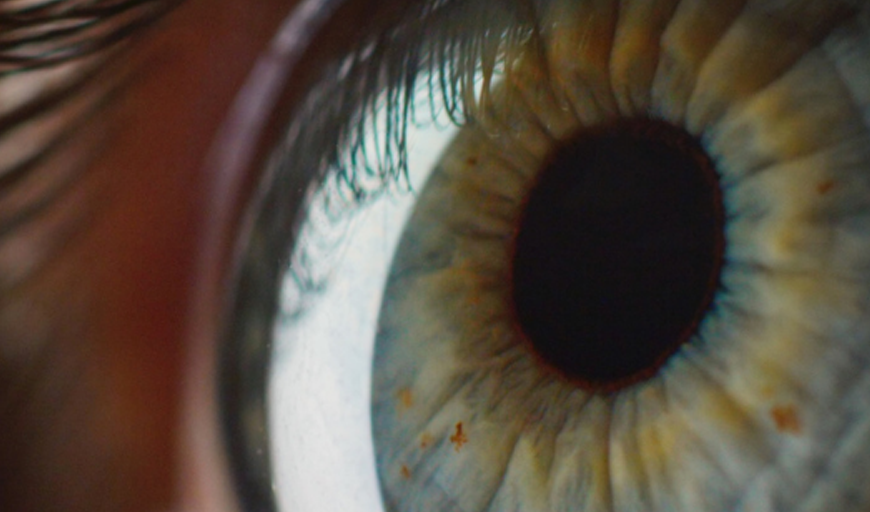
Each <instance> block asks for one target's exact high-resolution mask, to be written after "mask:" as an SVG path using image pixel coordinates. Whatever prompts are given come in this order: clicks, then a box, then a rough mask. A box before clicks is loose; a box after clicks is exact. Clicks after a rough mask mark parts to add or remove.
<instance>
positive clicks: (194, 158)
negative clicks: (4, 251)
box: [0, 0, 294, 512]
mask: <svg viewBox="0 0 870 512" xmlns="http://www.w3.org/2000/svg"><path fill="white" fill-rule="evenodd" d="M293 4H294V1H293V0H258V1H257V2H256V5H255V6H254V4H250V3H248V2H238V1H236V0H189V1H187V2H186V3H184V4H183V5H182V6H181V7H179V8H178V9H176V10H175V11H173V12H171V13H170V14H169V15H168V16H167V17H165V18H164V19H163V20H162V21H161V23H160V25H159V26H157V27H156V28H154V29H152V30H149V31H147V32H146V33H144V34H143V35H142V36H141V37H140V38H138V39H136V40H135V43H134V45H133V48H132V53H131V59H132V60H131V61H132V62H135V63H136V64H135V67H136V70H138V71H141V73H138V74H136V78H135V80H134V81H133V83H132V84H131V86H130V87H129V88H128V89H126V90H125V91H124V92H123V94H122V95H121V96H120V97H119V100H118V101H117V102H116V103H113V104H112V105H111V107H110V108H108V109H106V110H104V111H102V112H100V114H99V115H98V116H97V117H96V118H95V119H94V120H92V121H90V123H92V125H93V126H95V127H99V126H111V133H112V138H111V139H110V141H109V142H108V143H105V144H104V145H103V148H102V150H101V152H100V154H99V156H98V158H97V159H96V160H94V161H93V162H92V163H91V165H90V168H89V171H88V176H89V177H90V178H89V179H96V180H98V181H99V183H100V185H101V188H100V189H99V190H100V192H99V195H98V196H95V197H98V198H99V199H97V201H98V202H99V206H100V207H99V209H98V213H97V214H95V215H93V216H92V217H89V218H88V220H87V222H86V224H85V225H84V227H85V229H84V230H82V231H81V232H79V234H78V235H77V236H76V237H75V238H74V239H73V240H72V241H71V242H70V243H68V244H65V245H64V246H63V247H62V248H61V249H60V250H58V251H56V252H54V253H53V254H52V257H51V260H50V262H49V263H48V264H47V265H46V267H45V268H44V269H43V270H42V271H40V272H39V273H38V274H36V275H35V276H33V277H31V278H30V279H29V280H28V281H27V282H26V283H25V285H24V286H25V287H26V291H27V293H28V294H29V296H32V297H36V298H37V300H40V301H42V302H43V303H44V304H46V309H47V310H49V311H52V313H53V314H52V326H53V327H54V329H55V331H54V334H53V335H52V336H51V337H49V338H48V341H47V343H46V344H45V345H44V346H42V347H40V351H41V353H42V354H48V357H49V358H50V359H51V363H50V364H47V365H46V366H45V367H43V368H40V369H39V370H38V371H36V372H34V373H33V374H28V375H27V376H26V377H23V378H22V380H23V381H24V382H25V383H26V384H27V385H30V386H32V388H33V389H35V391H32V392H30V393H28V394H26V395H25V398H24V400H25V401H26V405H25V406H22V407H19V408H16V409H14V410H12V412H11V413H10V414H11V416H10V417H5V416H6V414H7V413H6V411H2V412H0V414H3V416H4V418H3V420H2V422H3V423H4V424H6V425H7V427H6V428H5V430H6V433H4V435H3V437H2V441H0V482H3V484H2V485H0V509H2V510H21V511H29V510H34V511H35V510H40V511H51V510H67V511H79V510H81V511H85V510H88V511H103V510H105V511H114V510H126V511H131V512H138V511H142V512H146V511H157V510H161V511H165V510H178V511H187V510H196V511H215V512H223V511H231V510H236V505H235V502H234V499H233V496H232V495H231V491H230V489H231V486H230V485H229V483H228V473H227V465H226V460H225V458H224V457H223V456H222V451H221V444H220V443H221V442H220V439H219V432H218V424H217V419H216V417H217V416H216V414H217V413H216V409H215V400H214V398H213V397H214V392H215V390H214V378H213V372H214V366H213V361H214V357H213V355H214V347H215V340H216V338H217V336H218V332H219V331H220V329H221V326H220V323H219V320H220V319H221V314H220V313H221V311H222V307H223V301H222V297H223V296H224V294H225V293H226V286H227V285H226V281H227V279H226V276H227V275H228V274H229V269H230V267H231V254H232V253H231V249H232V246H233V243H234V241H235V239H236V232H237V230H238V219H239V214H240V211H241V210H242V209H243V205H244V204H246V201H247V200H248V198H249V193H250V188H251V184H252V182H253V180H254V179H255V177H256V171H255V166H254V165H249V166H240V167H237V168H233V169H231V170H230V171H229V172H224V173H223V174H222V175H220V176H218V175H216V173H215V168H216V165H215V163H214V158H213V157H211V156H209V155H210V154H211V151H212V148H213V145H214V140H215V137H216V135H217V133H218V130H219V127H220V126H221V125H222V123H224V120H225V119H226V117H227V113H228V111H229V109H230V106H231V104H232V102H233V100H234V98H235V97H236V95H237V92H238V90H239V88H240V86H241V85H242V84H243V83H244V81H245V80H246V76H247V75H248V74H249V72H250V70H251V68H252V66H253V63H254V62H255V59H256V57H257V56H258V54H260V53H261V52H262V51H263V50H264V48H265V46H266V45H267V43H268V42H269V40H270V39H271V37H272V35H273V34H274V32H275V30H276V28H277V26H278V24H279V23H280V22H281V20H283V19H284V18H285V17H286V16H287V14H288V13H289V12H290V10H291V9H292V7H293ZM203 34H208V37H203ZM117 121H121V122H117ZM104 123H108V124H104ZM83 131H87V127H83ZM217 199H220V202H221V204H223V205H225V208H223V210H222V212H223V214H222V215H215V203H216V201H217ZM74 292H76V293H74ZM82 304H86V306H81V305H82ZM78 306H81V307H78ZM0 307H2V306H0ZM58 390H62V391H63V393H62V395H61V398H60V399H59V400H57V401H52V396H53V395H52V393H53V392H55V391H58ZM0 391H3V393H4V394H5V393H7V392H9V390H5V389H0Z"/></svg>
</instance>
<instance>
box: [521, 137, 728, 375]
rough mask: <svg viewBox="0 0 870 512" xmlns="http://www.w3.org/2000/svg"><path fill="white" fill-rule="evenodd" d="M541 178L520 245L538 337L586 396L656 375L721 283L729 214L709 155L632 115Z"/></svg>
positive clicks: (528, 328)
mask: <svg viewBox="0 0 870 512" xmlns="http://www.w3.org/2000/svg"><path fill="white" fill-rule="evenodd" d="M539 176H540V177H539V178H538V182H537V184H536V185H535V187H534V188H533V189H532V191H531V193H530V195H529V197H528V198H527V205H526V208H525V210H524V212H523V219H522V221H521V223H520V227H519V231H518V233H517V236H516V240H515V242H514V243H515V246H514V260H513V276H512V277H513V280H512V283H513V301H514V308H515V312H516V316H517V321H518V322H519V326H520V328H521V330H522V332H523V333H524V335H525V337H526V339H527V341H528V342H529V343H530V344H531V346H532V347H533V349H534V351H535V352H536V353H537V354H538V356H540V358H541V359H543V360H544V362H545V363H547V364H548V365H549V366H551V367H552V368H554V369H555V370H557V371H559V372H560V373H562V374H563V375H564V376H566V377H568V378H570V379H571V380H573V381H575V382H576V383H577V384H578V385H580V386H582V387H585V388H587V389H592V390H600V391H614V390H617V389H620V388H622V387H625V386H627V385H630V384H633V383H636V382H639V381H641V380H644V379H646V378H649V377H651V376H653V375H654V374H655V372H656V371H657V370H658V368H659V367H660V366H661V365H662V364H664V363H665V361H666V360H667V358H668V357H669V356H670V355H671V354H673V353H674V352H675V351H676V350H677V349H678V348H679V347H680V345H681V344H682V343H684V342H686V341H687V340H688V339H689V338H690V337H691V336H692V335H693V334H694V333H695V332H696V330H697V327H698V324H699V322H700V321H701V319H702V318H703V316H704V315H705V313H706V311H707V309H708V308H709V307H710V304H711V302H712V299H713V296H714V294H715V292H716V290H717V288H718V285H719V274H720V271H721V267H722V258H723V251H724V245H725V241H724V234H723V225H724V213H723V207H722V201H721V193H720V189H719V182H718V176H717V174H716V171H715V168H714V167H713V165H712V163H711V161H710V159H709V158H708V157H707V155H706V153H705V152H704V150H703V149H702V148H701V146H700V144H699V143H698V141H697V140H696V139H694V138H693V137H692V136H691V135H689V134H688V133H686V132H685V131H684V130H681V129H679V128H676V127H674V126H672V125H670V124H667V123H664V122H660V121H654V120H632V121H623V122H620V123H617V124H615V125H611V126H607V127H604V128H596V129H591V130H585V131H583V132H581V133H578V134H576V135H575V136H574V137H572V138H571V139H570V140H569V141H567V142H566V143H564V144H562V145H561V146H560V147H559V148H557V149H556V150H555V151H554V153H553V154H552V156H551V157H550V159H549V160H548V162H547V164H546V166H545V168H544V170H543V171H542V172H541V173H540V175H539Z"/></svg>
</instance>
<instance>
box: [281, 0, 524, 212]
mask: <svg viewBox="0 0 870 512" xmlns="http://www.w3.org/2000/svg"><path fill="white" fill-rule="evenodd" d="M402 19H403V20H406V21H405V22H404V23H401V24H399V25H397V26H395V27H394V28H391V29H388V30H387V31H385V32H382V33H378V34H376V35H374V36H372V37H370V38H368V39H366V40H364V41H363V42H362V44H360V45H359V46H358V47H357V48H358V49H357V50H355V51H354V52H352V53H351V54H350V55H348V56H346V57H345V58H344V59H342V60H341V61H339V62H337V63H335V64H334V65H332V66H331V67H330V68H329V69H328V70H327V71H326V73H325V78H324V79H323V80H322V81H321V83H320V84H318V86H317V87H314V88H313V91H314V92H313V93H312V94H311V95H310V96H309V97H308V98H306V100H305V101H304V103H303V104H302V107H301V109H299V111H298V112H297V113H295V114H294V116H293V120H294V121H293V122H291V124H290V126H289V128H288V130H287V133H286V135H285V137H284V140H285V141H289V142H288V144H287V146H286V147H284V148H283V149H282V150H281V155H280V157H279V159H278V162H277V163H276V164H275V167H277V168H279V169H281V171H280V172H284V173H286V172H290V170H291V169H292V170H297V171H296V172H298V170H299V169H317V175H316V176H317V178H318V179H317V180H315V182H316V183H317V184H318V185H319V184H320V183H321V182H322V181H323V180H324V179H331V180H334V182H335V183H336V184H338V185H339V188H340V191H341V193H342V194H343V195H344V196H345V197H347V198H349V199H350V200H351V202H353V203H356V204H365V203H366V202H368V201H369V200H371V199H372V198H376V197H379V196H380V195H381V194H382V193H383V192H384V191H385V190H386V189H388V188H390V187H398V188H399V189H402V190H405V191H407V190H409V189H410V184H409V182H408V174H407V173H408V169H407V163H408V162H407V161H408V147H407V138H408V137H407V136H408V128H409V126H411V125H419V124H421V119H422V120H423V121H422V123H425V122H430V119H432V120H434V119H436V118H438V117H439V116H440V115H441V114H443V115H445V116H446V117H447V119H449V120H450V122H451V123H453V124H454V125H457V126H462V125H465V124H468V123H473V122H474V120H475V117H476V116H478V115H479V113H480V109H481V108H484V107H485V105H486V103H487V99H488V95H489V88H490V86H491V85H492V82H493V78H494V77H496V76H499V75H504V76H508V75H509V74H510V72H511V69H510V66H509V65H506V62H508V61H509V60H510V57H511V55H512V54H513V53H514V52H517V51H519V47H520V45H528V44H529V41H530V40H531V39H535V38H537V37H538V36H537V30H536V26H537V23H538V20H537V17H536V12H535V7H534V5H533V3H532V2H530V1H529V0H521V1H518V2H462V1H444V0H429V1H427V2H419V3H412V5H410V6H409V7H408V9H407V11H406V12H405V13H403V14H402ZM421 34H425V37H420V35H421ZM492 34H498V37H492ZM532 44H533V45H534V42H533V43H532ZM533 47H534V46H533ZM421 89H422V90H424V91H425V95H424V96H425V97H426V98H427V102H426V103H427V104H424V105H420V104H418V103H415V98H418V97H419V94H418V91H420V90H421ZM438 103H440V104H441V108H440V109H439V108H438V106H436V104H438ZM421 111H424V112H425V115H423V116H422V117H420V116H418V114H419V113H420V112H421ZM433 122H434V121H433ZM380 123H383V124H380ZM372 134H376V135H375V136H376V137H377V139H376V140H375V141H374V145H372V143H371V142H372V141H371V137H372ZM372 147H374V148H375V154H374V155H373V154H371V151H372V150H371V148H372ZM302 148H304V150H302Z"/></svg>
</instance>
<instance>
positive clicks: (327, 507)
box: [268, 90, 456, 512]
mask: <svg viewBox="0 0 870 512" xmlns="http://www.w3.org/2000/svg"><path fill="white" fill-rule="evenodd" d="M427 94H428V93H427V92H426V91H424V90H421V91H419V93H418V96H420V97H419V98H417V99H418V101H419V104H425V103H423V101H424V100H427V97H426V95H427ZM380 121H381V120H380V119H379V123H378V125H379V126H383V124H382V123H381V122H380ZM438 121H439V122H438V123H427V124H426V125H425V126H414V125H413V124H412V125H411V126H409V127H408V171H409V178H410V180H411V185H412V187H413V190H416V191H420V190H422V189H423V186H424V185H425V182H426V179H427V178H428V177H429V175H430V173H431V171H432V169H433V166H434V165H435V163H436V162H437V161H438V158H439V156H440V154H441V152H442V151H443V150H444V148H445V147H446V146H447V144H448V142H449V141H450V140H451V139H452V138H453V136H454V135H455V133H456V128H454V127H453V126H452V125H450V124H449V123H448V122H447V120H446V119H444V120H441V119H439V120H438ZM448 127H449V128H448ZM367 143H368V144H367V147H370V148H371V150H372V151H373V150H374V148H375V145H377V144H379V143H380V144H382V143H383V141H382V140H380V136H379V134H375V133H371V134H369V137H367ZM369 154H374V153H373V152H370V153H369ZM337 197H338V191H337V190H336V188H335V187H334V186H325V187H323V188H322V189H320V190H318V191H317V192H315V193H314V194H313V195H312V198H311V200H310V202H309V204H310V206H309V207H308V208H307V211H308V218H307V220H306V221H305V226H304V227H303V229H302V232H301V234H300V239H299V241H298V243H297V246H296V247H297V249H296V254H295V255H294V257H293V260H295V261H297V262H298V261H299V258H300V257H302V255H303V254H307V258H312V257H313V258H314V261H307V262H306V263H305V266H306V271H308V272H311V273H313V274H314V275H316V276H326V277H327V278H326V282H327V283H328V286H327V287H326V289H325V290H324V291H323V292H322V293H318V294H316V297H314V298H313V299H312V298H311V297H301V296H300V294H299V290H298V287H297V285H296V284H294V282H293V281H292V280H290V279H287V280H285V282H284V283H282V294H283V296H282V306H281V308H282V312H284V315H283V316H284V317H285V318H279V320H278V321H277V323H276V326H275V331H274V347H273V354H272V357H273V359H272V365H271V371H270V376H269V387H268V410H269V429H270V441H271V447H272V462H273V472H274V474H273V482H274V491H275V495H276V497H277V500H278V504H279V509H280V510H286V511H294V512H305V511H317V512H324V511H327V512H328V511H337V512H338V511H341V512H354V511H360V512H372V511H379V510H382V509H383V506H382V504H381V496H380V489H379V486H378V480H377V474H376V470H375V454H374V448H373V445H372V435H371V410H370V409H371V397H370V389H371V364H372V352H373V350H374V341H375V331H376V328H377V318H378V313H379V310H380V304H381V299H382V295H383V291H384V285H385V283H386V278H387V273H388V272H389V269H390V265H391V263H392V258H393V254H394V252H395V249H396V246H397V244H398V240H399V237H400V235H401V234H402V230H403V228H404V226H405V223H406V221H407V218H408V216H409V215H410V213H411V210H412V207H413V205H414V203H415V201H416V200H415V197H414V195H413V194H407V193H404V194H387V195H386V196H385V197H383V198H381V199H379V200H378V201H376V202H374V203H373V204H371V205H368V206H366V207H364V208H363V209H362V210H361V211H359V212H355V213H354V214H353V215H347V216H346V217H347V218H346V220H342V221H341V222H336V221H335V220H334V219H332V220H329V219H327V212H326V209H327V204H329V203H330V201H336V198H337ZM332 210H334V208H333V209H332ZM305 251H307V252H305ZM300 298H301V299H302V300H309V299H311V302H307V303H306V304H305V307H304V313H303V314H302V315H299V316H296V317H295V318H292V319H290V318H289V317H288V316H287V315H288V314H289V313H290V312H292V311H295V310H297V309H298V308H299V306H300V305H299V303H298V301H299V300H300Z"/></svg>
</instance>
